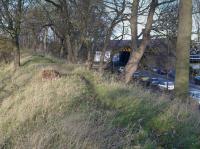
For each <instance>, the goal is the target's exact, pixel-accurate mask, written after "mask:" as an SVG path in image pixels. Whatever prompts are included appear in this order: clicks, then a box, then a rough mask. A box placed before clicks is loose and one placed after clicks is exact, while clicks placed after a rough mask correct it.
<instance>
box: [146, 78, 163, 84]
mask: <svg viewBox="0 0 200 149" xmlns="http://www.w3.org/2000/svg"><path fill="white" fill-rule="evenodd" d="M149 81H150V85H152V86H157V85H158V84H159V83H160V81H161V79H160V78H151V79H150V80H149Z"/></svg>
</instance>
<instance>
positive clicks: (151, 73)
mask: <svg viewBox="0 0 200 149" xmlns="http://www.w3.org/2000/svg"><path fill="white" fill-rule="evenodd" d="M140 72H141V73H142V74H143V75H145V76H147V77H150V78H152V77H154V78H161V79H163V80H168V81H172V82H174V79H173V78H171V77H168V78H167V76H166V75H160V74H157V73H154V72H151V71H146V70H142V71H140ZM190 90H199V91H200V86H199V85H195V84H194V83H192V82H191V83H190Z"/></svg>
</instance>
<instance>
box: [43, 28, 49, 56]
mask: <svg viewBox="0 0 200 149" xmlns="http://www.w3.org/2000/svg"><path fill="white" fill-rule="evenodd" d="M47 39H48V28H45V29H44V39H43V45H44V52H45V54H48V49H47Z"/></svg>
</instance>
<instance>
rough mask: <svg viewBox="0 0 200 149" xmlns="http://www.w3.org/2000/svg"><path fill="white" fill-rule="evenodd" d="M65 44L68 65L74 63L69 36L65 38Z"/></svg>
mask: <svg viewBox="0 0 200 149" xmlns="http://www.w3.org/2000/svg"><path fill="white" fill-rule="evenodd" d="M66 44H67V61H68V62H69V63H74V61H75V60H74V54H73V49H72V45H71V41H70V36H69V35H67V36H66Z"/></svg>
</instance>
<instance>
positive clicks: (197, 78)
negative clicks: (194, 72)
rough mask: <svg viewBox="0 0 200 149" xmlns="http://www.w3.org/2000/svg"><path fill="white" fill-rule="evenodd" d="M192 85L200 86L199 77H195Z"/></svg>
mask: <svg viewBox="0 0 200 149" xmlns="http://www.w3.org/2000/svg"><path fill="white" fill-rule="evenodd" d="M194 84H196V85H200V76H196V77H195V78H194Z"/></svg>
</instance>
